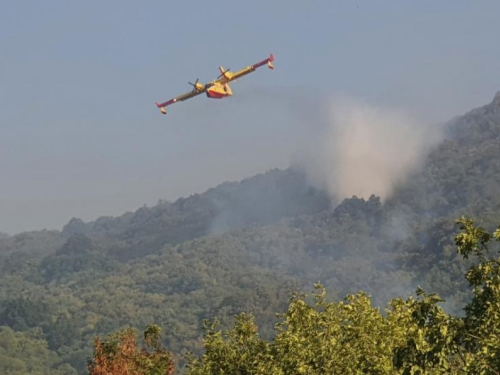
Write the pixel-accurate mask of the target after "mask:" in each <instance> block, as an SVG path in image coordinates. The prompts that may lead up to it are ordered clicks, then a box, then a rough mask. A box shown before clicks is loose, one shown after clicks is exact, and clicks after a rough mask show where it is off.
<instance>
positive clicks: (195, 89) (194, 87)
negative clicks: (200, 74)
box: [188, 78, 200, 91]
mask: <svg viewBox="0 0 500 375" xmlns="http://www.w3.org/2000/svg"><path fill="white" fill-rule="evenodd" d="M199 81H200V79H199V78H196V81H195V82H194V83H192V82H188V83H189V84H190V85H191V86H193V91H197V90H198V89H197V88H196V85H197V84H198V82H199Z"/></svg>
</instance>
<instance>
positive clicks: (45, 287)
mask: <svg viewBox="0 0 500 375" xmlns="http://www.w3.org/2000/svg"><path fill="white" fill-rule="evenodd" d="M446 132H447V136H446V138H445V140H444V141H443V142H442V143H441V144H439V145H438V146H437V147H436V148H435V149H434V150H433V151H432V152H431V153H430V154H429V155H428V157H427V158H426V160H425V163H424V165H423V166H422V168H421V169H420V170H418V171H416V172H415V173H414V174H413V175H412V176H411V178H410V179H408V181H407V182H406V183H404V184H401V185H399V186H397V187H396V189H395V191H394V193H393V195H392V196H391V197H390V198H389V199H387V200H386V201H384V202H382V201H381V200H380V198H379V197H376V196H371V197H369V198H366V199H364V198H359V197H355V196H353V197H351V198H347V199H345V200H343V201H342V202H340V203H339V204H338V205H333V204H332V203H331V200H330V199H329V196H328V194H327V193H326V192H324V191H322V190H321V189H318V188H315V187H313V186H311V185H310V184H309V182H308V179H307V177H306V175H305V174H304V173H303V171H301V170H299V169H296V168H289V169H286V170H278V169H276V170H271V171H269V172H267V173H263V174H261V175H257V176H254V177H251V178H248V179H246V180H244V181H241V182H233V183H224V184H222V185H220V186H218V187H216V188H213V189H210V190H208V191H207V192H205V193H203V194H196V195H193V196H190V197H187V198H182V199H179V200H177V201H175V202H165V201H160V202H158V204H157V205H155V206H153V207H142V208H140V209H138V210H137V211H135V212H128V213H125V214H124V215H122V216H119V217H100V218H98V219H97V220H95V221H94V222H83V221H82V220H80V219H77V218H74V219H72V220H71V221H70V222H69V223H68V224H67V225H66V226H65V227H64V228H63V229H62V231H36V232H25V233H20V234H17V235H13V236H7V235H0V326H1V327H2V328H0V340H2V342H3V344H0V349H1V350H4V352H2V351H0V360H1V358H4V359H5V358H10V357H12V358H15V359H16V362H15V364H14V365H12V366H11V367H4V368H2V370H3V372H2V373H5V374H17V373H23V372H22V371H27V370H25V369H26V368H31V367H33V366H38V368H39V369H40V373H41V374H44V373H55V374H57V373H71V371H73V373H85V372H86V371H87V360H88V359H89V358H91V356H92V345H93V340H94V337H95V336H96V335H99V336H103V335H107V334H109V333H111V332H115V331H117V330H119V329H121V328H123V327H125V326H128V325H130V326H133V327H136V328H138V329H141V328H143V327H145V326H146V325H148V324H150V323H154V324H157V325H158V326H161V327H164V329H165V334H164V335H163V336H162V337H163V344H164V345H165V346H166V347H167V348H168V350H169V351H171V352H172V354H173V358H174V360H176V361H177V362H178V363H180V364H181V366H177V367H178V369H179V368H182V363H183V361H184V359H183V358H184V356H185V354H186V353H187V352H194V353H197V354H201V353H202V352H203V341H202V336H203V329H202V322H203V321H204V319H207V318H213V317H217V319H218V320H219V322H220V324H221V326H222V327H223V328H227V327H230V326H231V325H232V323H233V318H234V316H235V315H237V314H240V313H242V312H246V313H251V314H253V316H254V317H255V321H256V324H257V325H258V326H259V332H260V337H262V338H263V339H265V340H270V339H272V337H274V335H275V334H276V332H275V330H274V323H276V321H277V318H276V315H275V313H278V312H284V311H287V308H289V304H288V298H289V296H290V295H291V293H292V292H293V291H302V290H309V289H310V287H311V285H313V284H314V283H317V282H320V283H321V284H322V285H323V286H324V287H325V288H326V290H328V295H329V298H330V299H332V300H339V299H342V298H343V297H344V296H345V295H347V294H355V293H357V292H358V291H360V290H363V291H364V292H365V293H367V294H369V295H371V296H372V298H371V301H372V302H373V303H374V304H375V305H376V306H385V305H386V303H387V302H388V301H390V300H392V299H393V298H395V297H397V296H402V297H404V298H406V297H408V295H409V294H410V293H413V292H414V291H415V290H416V288H417V286H418V285H421V286H422V287H423V288H424V289H425V290H429V291H432V292H436V293H438V294H439V295H440V296H441V297H443V298H444V299H445V300H446V302H445V304H444V305H443V306H444V309H445V311H446V312H447V313H450V314H457V315H458V316H460V314H464V312H463V307H464V306H465V305H466V304H467V303H469V302H470V301H471V298H472V297H473V295H472V292H471V291H470V289H469V288H468V282H467V281H466V280H464V278H463V275H464V274H465V272H466V271H467V270H468V268H469V267H470V266H471V262H472V260H470V259H469V260H466V261H464V260H462V257H461V255H460V254H457V251H456V247H455V236H456V229H457V228H456V226H455V219H456V218H457V217H460V216H462V215H466V216H468V217H473V218H478V219H479V220H480V221H479V224H480V225H481V226H483V227H485V228H486V229H487V230H490V231H491V230H493V229H494V228H495V227H496V226H497V225H498V223H499V222H500V209H499V208H500V95H499V94H497V96H495V99H494V100H493V101H492V102H491V103H490V104H488V105H486V106H483V107H481V108H478V109H475V110H472V111H470V112H469V113H467V114H465V115H464V116H462V117H458V118H456V119H454V120H452V121H450V122H449V123H448V124H447V125H446ZM360 298H361V297H360ZM363 298H364V297H363ZM360 301H361V300H360ZM377 319H378V318H377ZM243 323H244V322H242V324H243ZM245 324H246V323H245ZM23 340H24V341H23ZM20 341H23V342H26V343H27V344H26V345H28V344H29V348H32V351H33V353H32V354H30V355H29V356H28V355H26V356H24V357H23V356H11V355H10V354H5V353H10V352H11V351H12V350H14V351H15V350H16V349H12V348H16V345H20V344H19V342H20ZM30 350H31V349H30ZM27 353H28V352H27ZM9 356H10V357H9ZM28 357H29V358H28ZM1 362H2V364H1V366H8V365H11V362H12V361H7V362H6V361H5V360H1ZM5 363H7V364H5ZM12 363H14V362H12ZM34 363H38V364H36V365H35V364H34ZM30 366H31V367H30ZM0 368H1V367H0ZM44 368H47V369H52V370H43V369H44ZM23 369H24V370H23ZM16 371H17V372H16ZM44 371H45V372H44ZM49 371H52V372H49ZM57 371H59V372H57ZM61 371H62V372H61Z"/></svg>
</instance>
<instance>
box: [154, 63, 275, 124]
mask: <svg viewBox="0 0 500 375" xmlns="http://www.w3.org/2000/svg"><path fill="white" fill-rule="evenodd" d="M273 61H274V56H273V54H271V55H269V57H268V58H267V59H265V60H262V61H261V62H258V63H257V64H253V65H250V66H247V67H246V68H243V69H241V70H238V71H237V72H230V71H229V69H227V70H224V68H223V67H222V66H219V71H220V73H221V74H220V76H219V77H217V79H214V80H213V81H212V82H209V83H207V84H205V85H204V84H203V83H200V82H199V79H197V80H196V82H195V83H191V82H188V83H189V84H190V85H191V86H193V90H192V91H191V92H188V93H186V94H182V95H179V96H176V97H175V98H173V99H170V100H168V101H166V102H164V103H155V104H156V106H157V107H158V108H160V112H161V113H163V114H164V115H166V114H167V110H166V109H165V107H166V106H169V105H171V104H174V103H177V102H183V101H184V100H187V99H191V98H193V97H195V96H197V95H200V94H203V93H206V94H207V97H209V98H212V99H222V98H225V97H227V96H231V95H233V91H232V90H231V87H229V82H231V81H234V80H236V79H238V78H240V77H243V76H244V75H247V74H249V73H252V72H254V71H255V69H257V68H258V67H261V66H262V65H266V64H267V66H268V67H269V69H274V66H273Z"/></svg>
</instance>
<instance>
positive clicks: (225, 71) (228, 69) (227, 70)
mask: <svg viewBox="0 0 500 375" xmlns="http://www.w3.org/2000/svg"><path fill="white" fill-rule="evenodd" d="M230 70H231V68H227V69H226V70H224V73H221V74H220V75H219V76H218V77H217V79H219V78H221V77H222V76H223V75H225V74H226V73H227V72H229V71H230Z"/></svg>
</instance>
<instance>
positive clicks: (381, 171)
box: [305, 98, 441, 200]
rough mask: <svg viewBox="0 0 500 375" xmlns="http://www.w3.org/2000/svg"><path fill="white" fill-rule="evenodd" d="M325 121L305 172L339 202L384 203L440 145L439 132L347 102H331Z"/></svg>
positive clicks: (388, 112)
mask: <svg viewBox="0 0 500 375" xmlns="http://www.w3.org/2000/svg"><path fill="white" fill-rule="evenodd" d="M326 115H327V125H326V127H325V129H323V131H322V132H320V134H319V136H318V137H317V139H315V141H314V143H313V145H312V147H309V149H310V150H309V151H308V152H307V155H308V156H307V157H306V160H307V161H306V165H305V167H306V171H307V172H308V175H309V177H310V178H311V180H312V182H314V183H315V184H318V185H320V186H321V187H323V188H326V189H327V190H328V192H329V193H330V194H331V195H332V197H333V198H336V199H339V200H340V199H344V198H347V197H351V196H353V195H356V196H358V197H363V198H369V197H370V195H372V194H375V195H378V196H380V197H381V198H382V199H386V198H388V197H389V196H390V195H391V193H392V192H393V189H394V188H395V186H397V185H398V184H401V183H403V182H404V181H405V179H407V178H408V176H409V175H410V174H411V173H412V172H413V171H414V170H415V168H417V167H418V166H419V165H420V164H421V163H422V161H423V159H424V158H425V156H426V155H427V154H428V152H429V151H430V149H431V148H432V147H433V146H434V145H436V143H437V142H439V140H440V139H441V132H440V131H439V130H440V129H441V127H439V126H428V125H424V124H421V123H419V122H418V121H417V120H416V119H414V118H412V117H411V116H410V115H408V114H407V113H405V112H404V111H402V110H394V109H387V108H379V107H374V106H370V105H368V104H366V103H362V102H359V101H355V100H352V99H345V98H342V99H335V100H332V102H331V104H330V105H329V106H328V110H327V114H326ZM311 150H312V151H311Z"/></svg>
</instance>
